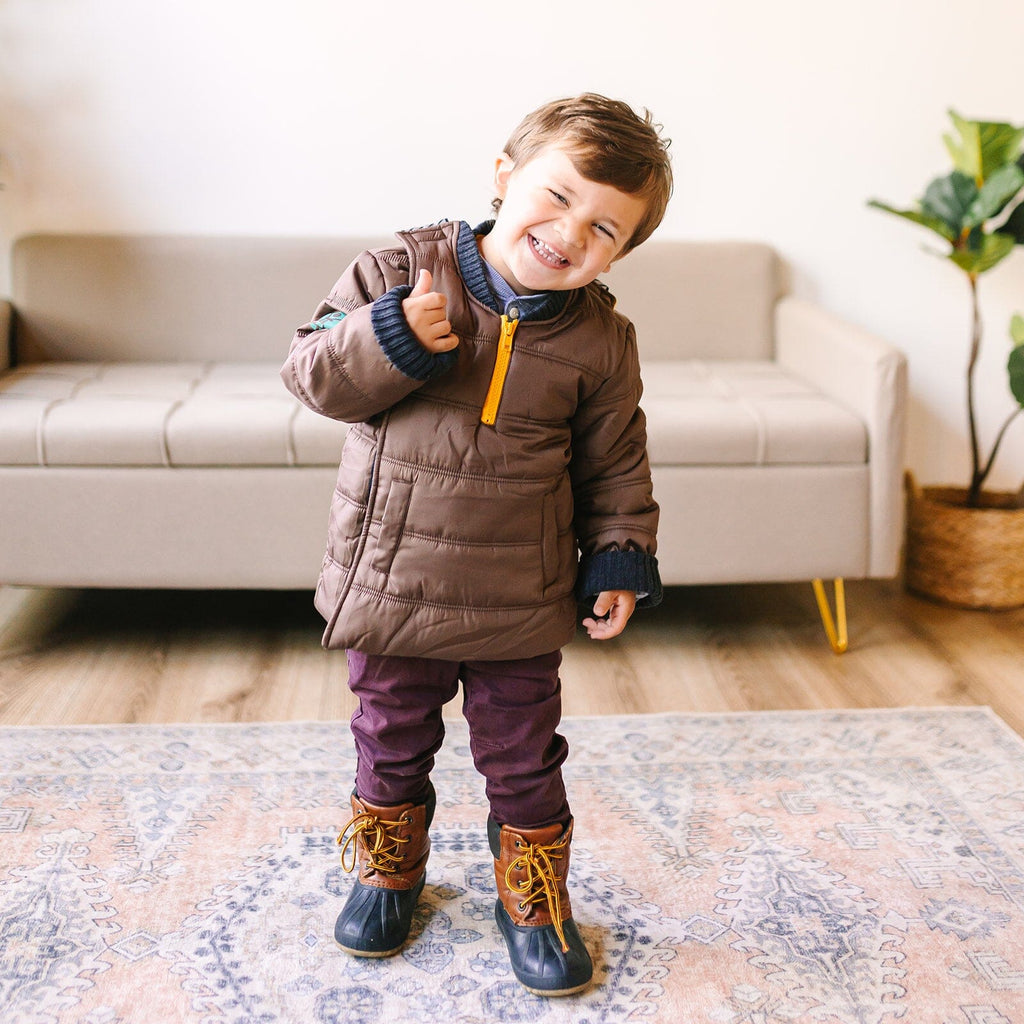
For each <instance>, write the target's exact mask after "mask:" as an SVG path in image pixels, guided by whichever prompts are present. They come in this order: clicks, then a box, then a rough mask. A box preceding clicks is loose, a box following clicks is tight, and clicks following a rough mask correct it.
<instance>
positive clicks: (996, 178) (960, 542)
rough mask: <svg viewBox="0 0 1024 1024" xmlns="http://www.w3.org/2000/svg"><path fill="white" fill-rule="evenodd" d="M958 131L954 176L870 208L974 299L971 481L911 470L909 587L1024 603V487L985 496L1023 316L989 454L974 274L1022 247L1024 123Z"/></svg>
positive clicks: (1016, 325)
mask: <svg viewBox="0 0 1024 1024" xmlns="http://www.w3.org/2000/svg"><path fill="white" fill-rule="evenodd" d="M949 116H950V118H951V119H952V122H953V125H954V128H955V129H956V134H955V135H954V134H947V135H944V136H943V139H944V141H945V143H946V148H947V149H948V150H949V154H950V156H951V157H952V161H953V170H952V171H951V172H950V173H949V174H947V175H945V176H943V177H939V178H936V179H934V180H933V181H932V182H931V183H930V184H929V185H928V187H927V188H926V190H925V193H924V196H923V197H922V198H921V199H919V200H918V201H917V203H916V205H915V207H914V208H913V209H897V208H895V207H893V206H890V205H889V204H887V203H883V202H880V201H878V200H872V201H871V202H870V203H869V205H870V206H873V207H875V208H876V209H880V210H884V211H886V212H887V213H892V214H895V215H896V216H899V217H904V218H906V219H907V220H910V221H912V222H914V223H915V224H919V225H921V226H922V227H925V228H928V229H929V230H930V231H933V232H934V233H935V234H936V235H938V236H939V237H940V238H941V239H942V240H943V242H944V243H945V245H946V251H945V253H944V255H945V256H946V258H948V259H949V260H951V261H952V262H953V263H954V264H955V265H956V266H957V267H959V268H960V270H961V271H963V273H964V274H965V275H966V279H967V283H968V287H969V290H970V296H971V337H970V346H969V355H968V360H967V373H966V385H967V387H966V392H967V424H968V429H969V433H970V447H971V479H970V482H969V484H968V485H967V486H966V487H925V488H921V487H918V486H917V484H916V482H915V481H914V480H913V477H912V476H910V475H909V474H908V484H909V488H908V489H909V495H908V507H907V552H906V576H907V586H908V588H909V589H911V590H913V591H914V592H916V593H920V594H924V595H926V596H928V597H933V598H937V599H939V600H943V601H947V602H949V603H951V604H956V605H961V606H965V607H972V608H1011V607H1018V606H1020V605H1024V487H1022V488H1021V490H1020V491H1018V492H1015V493H1010V494H1007V493H1000V492H992V491H986V490H985V488H984V485H985V481H986V480H987V479H988V476H989V474H990V473H991V471H992V467H993V465H994V463H995V458H996V455H997V454H998V452H999V448H1000V445H1001V444H1002V442H1003V439H1004V437H1005V436H1006V432H1007V430H1008V429H1009V427H1010V424H1011V423H1012V422H1013V421H1014V420H1015V419H1016V418H1017V416H1018V415H1019V414H1020V413H1021V412H1022V411H1024V318H1022V317H1021V316H1019V315H1018V316H1015V317H1014V318H1013V321H1012V324H1011V337H1012V339H1013V341H1014V346H1013V348H1012V349H1011V352H1010V358H1009V363H1008V372H1009V380H1010V389H1011V393H1012V394H1013V396H1014V398H1015V399H1016V402H1017V404H1018V407H1017V408H1015V409H1014V410H1013V411H1012V412H1011V413H1010V414H1009V415H1008V417H1007V419H1006V420H1005V422H1004V423H1003V424H1002V427H1001V428H1000V430H999V431H998V433H997V434H996V437H995V439H994V441H993V442H992V444H991V446H990V447H989V449H988V453H987V455H984V454H983V452H982V447H981V442H980V440H979V437H978V425H977V417H976V411H975V410H976V404H975V403H976V395H975V381H974V377H975V370H976V369H977V365H978V357H979V354H980V351H981V342H982V322H981V314H980V305H979V295H978V278H979V277H981V275H982V274H985V273H987V272H988V271H990V270H991V269H992V268H993V267H995V266H996V265H997V264H999V263H1000V262H1001V261H1002V260H1003V259H1005V258H1006V257H1007V256H1008V255H1009V254H1010V253H1011V252H1012V251H1013V248H1014V246H1015V245H1024V153H1022V146H1024V127H1016V126H1014V125H1011V124H1005V123H1001V122H992V121H971V120H968V119H966V118H963V117H961V116H960V115H959V114H957V113H956V112H955V111H952V110H951V111H950V112H949Z"/></svg>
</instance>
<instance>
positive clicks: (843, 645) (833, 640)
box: [813, 577, 850, 654]
mask: <svg viewBox="0 0 1024 1024" xmlns="http://www.w3.org/2000/svg"><path fill="white" fill-rule="evenodd" d="M834 583H835V592H836V617H835V619H833V618H832V609H831V608H830V607H829V604H828V597H827V596H826V594H825V584H824V583H822V581H821V580H815V581H814V583H813V586H814V596H815V597H816V598H817V599H818V611H819V613H820V614H821V624H822V625H823V626H824V627H825V635H826V636H827V637H828V642H829V645H830V646H831V647H832V650H833V651H835V653H836V654H842V653H843V651H845V650H846V649H847V647H849V646H850V638H849V636H848V635H847V632H846V589H845V587H844V586H843V579H842V577H839V578H838V579H836V580H834Z"/></svg>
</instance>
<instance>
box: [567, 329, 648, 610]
mask: <svg viewBox="0 0 1024 1024" xmlns="http://www.w3.org/2000/svg"><path fill="white" fill-rule="evenodd" d="M642 390H643V389H642V385H641V382H640V364H639V359H638V356H637V350H636V334H635V331H634V329H633V325H632V324H629V325H628V326H627V329H626V337H625V345H624V347H623V354H622V359H621V360H620V363H619V365H618V367H617V368H616V369H615V370H614V372H613V373H612V374H611V375H610V376H609V377H608V378H607V380H605V381H604V382H603V384H601V386H600V387H599V388H598V389H597V390H596V391H595V392H594V393H593V394H592V395H591V396H589V397H588V398H587V399H586V400H585V401H584V402H582V403H581V404H580V407H579V409H578V410H577V413H576V416H575V417H574V419H573V458H572V465H571V469H570V472H571V474H572V481H573V495H574V500H575V526H576V534H577V537H578V538H579V544H580V554H581V557H580V568H579V575H578V578H577V596H578V597H579V598H580V600H587V599H589V598H592V597H593V596H595V595H596V594H599V593H601V591H603V590H631V591H633V592H634V593H636V594H637V595H638V601H637V604H638V606H640V607H653V606H654V605H656V604H658V603H660V601H661V598H662V585H661V577H660V576H659V574H658V560H657V558H656V557H655V552H656V551H657V545H658V542H657V532H658V505H657V503H656V502H655V500H654V496H653V491H652V486H651V469H650V463H649V461H648V458H647V421H646V418H645V417H644V413H643V410H642V409H641V408H640V404H639V403H640V395H641V392H642Z"/></svg>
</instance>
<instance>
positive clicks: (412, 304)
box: [402, 270, 459, 355]
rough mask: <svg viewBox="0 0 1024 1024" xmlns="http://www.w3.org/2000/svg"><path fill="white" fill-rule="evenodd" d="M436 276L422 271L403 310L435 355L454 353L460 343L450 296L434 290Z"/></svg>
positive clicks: (421, 341) (427, 271)
mask: <svg viewBox="0 0 1024 1024" xmlns="http://www.w3.org/2000/svg"><path fill="white" fill-rule="evenodd" d="M433 287H434V279H433V277H432V275H431V273H430V271H429V270H421V271H420V272H419V275H418V276H417V278H416V286H415V287H414V288H413V290H412V291H411V292H410V293H409V297H408V298H407V299H403V300H402V311H403V312H404V313H405V319H406V321H407V322H408V324H409V329H410V330H411V331H412V333H413V334H415V335H416V339H417V340H418V341H419V343H420V344H421V345H422V346H423V347H424V348H425V349H426V350H427V351H428V352H432V353H434V354H435V355H436V354H437V353H438V352H450V351H451V350H452V349H453V348H455V347H456V346H457V345H458V344H459V339H458V338H457V337H456V336H455V335H454V334H452V325H451V322H450V321H449V320H448V299H447V298H446V297H445V296H444V295H442V294H441V293H440V292H435V291H433V290H432V289H433Z"/></svg>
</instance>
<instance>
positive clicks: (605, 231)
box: [597, 224, 615, 242]
mask: <svg viewBox="0 0 1024 1024" xmlns="http://www.w3.org/2000/svg"><path fill="white" fill-rule="evenodd" d="M597 230H598V231H600V232H601V233H602V234H604V235H607V236H608V238H610V239H611V240H612V241H613V242H614V241H615V235H614V234H613V233H612V232H611V231H610V230H609V229H608V228H606V227H605V226H604V225H603V224H598V225H597Z"/></svg>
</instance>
